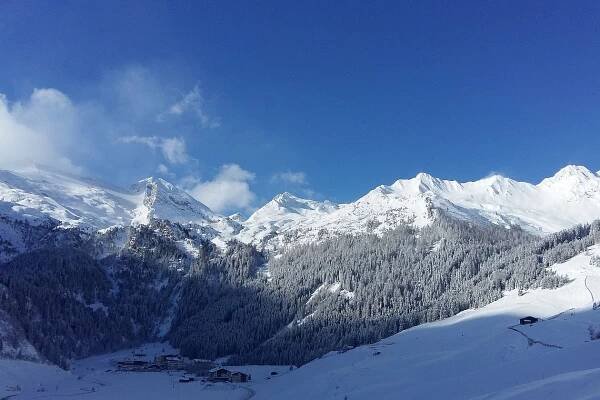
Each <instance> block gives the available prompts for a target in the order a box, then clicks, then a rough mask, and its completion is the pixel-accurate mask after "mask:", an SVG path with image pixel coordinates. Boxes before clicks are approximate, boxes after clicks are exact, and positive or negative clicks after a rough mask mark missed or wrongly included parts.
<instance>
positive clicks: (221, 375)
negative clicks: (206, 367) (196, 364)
mask: <svg viewBox="0 0 600 400" xmlns="http://www.w3.org/2000/svg"><path fill="white" fill-rule="evenodd" d="M251 379H252V378H251V376H250V375H248V374H245V373H243V372H239V371H236V372H232V371H229V370H228V369H226V368H214V369H211V370H210V371H209V372H208V380H209V381H211V382H234V383H241V382H248V381H249V380H251Z"/></svg>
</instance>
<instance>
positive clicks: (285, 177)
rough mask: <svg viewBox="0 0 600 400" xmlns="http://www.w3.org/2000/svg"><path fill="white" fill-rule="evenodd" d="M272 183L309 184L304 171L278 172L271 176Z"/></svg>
mask: <svg viewBox="0 0 600 400" xmlns="http://www.w3.org/2000/svg"><path fill="white" fill-rule="evenodd" d="M271 182H272V183H289V184H294V185H307V184H308V181H307V179H306V174H305V173H304V172H292V171H286V172H277V173H275V174H273V175H272V176H271Z"/></svg>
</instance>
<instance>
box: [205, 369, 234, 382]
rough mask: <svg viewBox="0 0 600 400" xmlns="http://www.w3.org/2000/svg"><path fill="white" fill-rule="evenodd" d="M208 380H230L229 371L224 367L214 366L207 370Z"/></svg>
mask: <svg viewBox="0 0 600 400" xmlns="http://www.w3.org/2000/svg"><path fill="white" fill-rule="evenodd" d="M208 380H209V381H211V382H231V371H229V370H228V369H225V368H214V369H211V370H210V371H208Z"/></svg>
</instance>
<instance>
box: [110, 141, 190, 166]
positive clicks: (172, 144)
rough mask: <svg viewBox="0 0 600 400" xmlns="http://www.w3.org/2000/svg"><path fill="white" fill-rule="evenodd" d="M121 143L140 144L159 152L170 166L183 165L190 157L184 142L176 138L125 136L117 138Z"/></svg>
mask: <svg viewBox="0 0 600 400" xmlns="http://www.w3.org/2000/svg"><path fill="white" fill-rule="evenodd" d="M118 141H119V142H121V143H126V144H141V145H144V146H148V147H149V148H151V149H153V150H160V151H161V152H162V155H163V156H164V158H165V159H166V160H167V161H168V162H170V163H171V164H184V163H186V162H187V161H188V160H189V159H190V157H189V155H188V153H187V150H186V145H185V140H184V139H183V138H178V137H170V138H161V137H158V136H125V137H122V138H119V140H118Z"/></svg>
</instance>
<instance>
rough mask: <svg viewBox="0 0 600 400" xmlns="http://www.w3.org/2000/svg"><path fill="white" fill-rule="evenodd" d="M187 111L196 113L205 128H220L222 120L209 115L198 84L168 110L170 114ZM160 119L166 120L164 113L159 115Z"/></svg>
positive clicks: (181, 113)
mask: <svg viewBox="0 0 600 400" xmlns="http://www.w3.org/2000/svg"><path fill="white" fill-rule="evenodd" d="M186 113H192V114H194V115H195V116H196V117H197V118H198V120H200V124H201V125H202V127H203V128H211V129H212V128H218V127H220V126H221V122H220V121H219V120H218V119H217V118H212V117H211V116H209V115H208V113H207V112H206V110H205V106H204V97H203V96H202V92H201V90H200V86H198V85H196V86H194V88H193V89H192V90H190V91H189V92H188V93H187V94H186V95H185V96H183V97H182V98H181V99H180V100H179V101H177V102H176V103H174V104H172V105H171V107H169V109H168V110H167V114H170V115H177V116H179V115H183V114H186ZM159 120H164V113H163V114H161V115H159Z"/></svg>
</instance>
